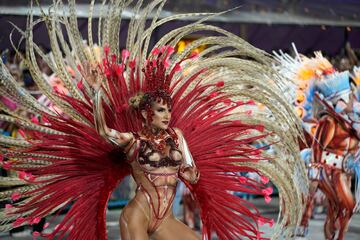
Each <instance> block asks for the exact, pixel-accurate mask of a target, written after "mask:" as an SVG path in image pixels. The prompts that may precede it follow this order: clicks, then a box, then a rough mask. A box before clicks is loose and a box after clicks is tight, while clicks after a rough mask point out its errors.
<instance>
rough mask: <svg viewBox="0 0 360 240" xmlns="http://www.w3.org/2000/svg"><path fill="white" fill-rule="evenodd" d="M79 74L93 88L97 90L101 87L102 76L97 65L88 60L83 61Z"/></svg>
mask: <svg viewBox="0 0 360 240" xmlns="http://www.w3.org/2000/svg"><path fill="white" fill-rule="evenodd" d="M80 72H81V74H82V75H83V77H84V78H85V80H86V81H87V82H88V84H89V85H90V86H91V87H92V88H93V89H94V90H95V91H99V89H100V87H101V82H102V77H101V74H100V72H99V69H98V67H97V66H94V65H92V64H91V63H89V62H85V63H83V68H82V69H81V70H80Z"/></svg>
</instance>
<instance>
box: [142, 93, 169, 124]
mask: <svg viewBox="0 0 360 240" xmlns="http://www.w3.org/2000/svg"><path fill="white" fill-rule="evenodd" d="M151 109H152V112H153V115H152V122H151V123H150V125H151V126H150V127H152V128H155V129H163V130H166V129H167V128H168V127H169V122H170V119H171V108H170V107H169V106H168V105H167V103H166V101H164V100H162V99H161V100H160V101H155V102H153V103H152V104H151ZM146 114H148V113H146ZM146 119H147V118H146ZM148 124H149V123H148Z"/></svg>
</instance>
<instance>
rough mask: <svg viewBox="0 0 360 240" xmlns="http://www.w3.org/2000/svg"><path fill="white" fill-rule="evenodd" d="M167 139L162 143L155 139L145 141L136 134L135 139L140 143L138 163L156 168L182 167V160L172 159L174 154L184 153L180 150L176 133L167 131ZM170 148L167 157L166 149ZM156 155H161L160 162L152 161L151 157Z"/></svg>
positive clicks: (162, 140)
mask: <svg viewBox="0 0 360 240" xmlns="http://www.w3.org/2000/svg"><path fill="white" fill-rule="evenodd" d="M166 133H167V134H166V135H167V136H166V137H165V138H164V139H161V140H160V141H156V140H154V139H144V138H141V137H140V136H139V134H135V138H136V139H138V140H139V141H140V145H139V153H138V162H139V164H141V165H150V166H151V167H154V168H160V167H176V166H179V165H181V162H182V159H179V160H175V159H173V158H172V155H173V153H174V152H179V153H180V154H181V153H182V152H181V151H180V150H179V148H178V147H179V144H178V139H177V135H176V133H175V131H174V130H173V129H171V131H169V130H168V131H166ZM167 146H168V147H170V150H169V155H166V153H165V148H166V147H167ZM154 154H159V155H160V156H161V158H160V160H156V161H154V160H150V158H151V156H153V155H154Z"/></svg>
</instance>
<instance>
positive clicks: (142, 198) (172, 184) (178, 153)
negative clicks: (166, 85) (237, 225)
mask: <svg viewBox="0 0 360 240" xmlns="http://www.w3.org/2000/svg"><path fill="white" fill-rule="evenodd" d="M87 79H88V80H89V81H90V82H91V83H92V85H93V88H94V89H95V90H96V91H99V87H100V84H98V83H96V80H95V79H96V77H94V76H92V77H88V78H87ZM96 99H97V101H96V102H97V106H98V108H99V109H97V110H96V112H97V113H99V114H98V116H97V118H96V120H98V122H97V125H98V126H99V127H100V128H101V129H99V132H100V134H102V135H103V136H104V135H105V137H107V138H108V139H109V140H110V141H111V142H112V143H114V144H115V145H116V146H119V147H121V148H122V149H124V152H125V153H126V156H127V159H128V161H127V162H128V164H129V165H130V166H131V174H132V176H133V178H134V179H135V182H136V184H137V189H136V195H135V197H134V198H133V199H132V200H131V201H130V202H129V204H128V205H127V206H126V207H125V208H124V209H123V211H122V213H121V217H120V220H119V224H120V235H121V239H124V240H127V239H129V240H130V239H139V240H141V239H148V236H149V235H151V236H152V237H153V238H154V239H177V237H178V239H189V240H191V239H200V238H199V236H197V235H196V234H195V232H194V231H192V230H191V229H190V228H189V227H188V226H186V225H185V224H184V223H182V222H180V221H178V220H177V219H176V218H175V217H174V215H173V213H172V203H173V199H174V197H175V194H176V186H177V182H178V178H179V177H180V178H182V179H183V180H185V181H187V182H189V183H191V184H194V183H196V182H197V181H198V179H199V172H198V171H197V170H196V166H195V164H194V161H193V159H192V156H191V153H190V151H189V149H188V146H187V144H186V141H185V139H184V137H183V135H182V132H181V131H180V130H179V129H177V128H169V123H170V120H171V97H170V95H169V94H168V93H167V92H166V91H164V90H156V91H153V92H147V93H145V94H143V93H140V94H137V95H136V96H134V97H133V98H131V99H130V106H131V107H132V108H134V109H135V110H136V111H138V113H139V116H140V117H141V119H142V122H143V128H142V129H141V131H139V132H134V133H120V132H118V131H116V130H114V129H110V128H108V127H107V125H106V122H105V118H104V114H103V109H102V105H101V104H100V101H99V99H100V92H98V93H97V96H96ZM179 232H181V236H180V235H177V233H179Z"/></svg>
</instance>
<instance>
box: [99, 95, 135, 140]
mask: <svg viewBox="0 0 360 240" xmlns="http://www.w3.org/2000/svg"><path fill="white" fill-rule="evenodd" d="M101 92H102V90H101V89H98V90H97V91H96V93H95V98H94V108H93V110H94V120H95V128H96V131H97V132H98V133H99V134H100V135H101V136H102V137H104V138H106V139H109V140H110V141H111V142H112V143H114V144H116V145H119V146H120V147H125V146H127V145H128V144H129V143H130V142H132V141H133V138H134V136H133V134H132V133H120V132H118V131H116V130H115V129H111V128H109V127H108V126H107V125H106V120H105V113H104V109H103V107H102V97H101Z"/></svg>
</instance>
